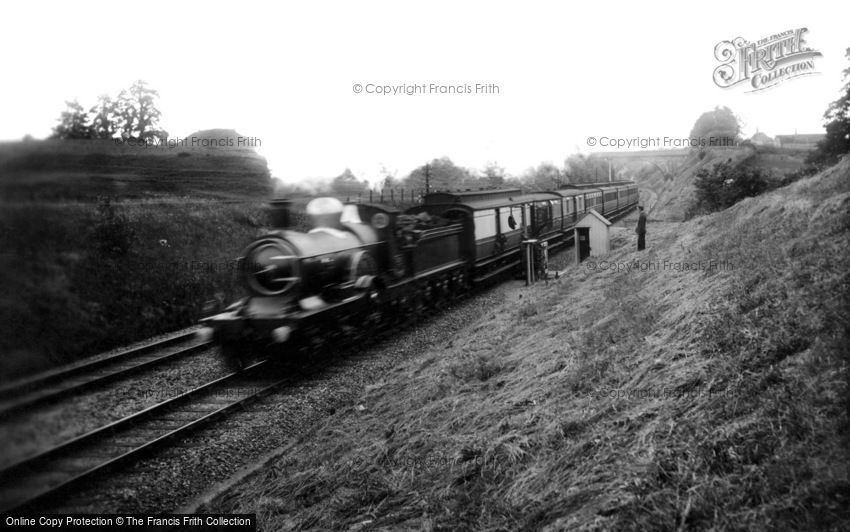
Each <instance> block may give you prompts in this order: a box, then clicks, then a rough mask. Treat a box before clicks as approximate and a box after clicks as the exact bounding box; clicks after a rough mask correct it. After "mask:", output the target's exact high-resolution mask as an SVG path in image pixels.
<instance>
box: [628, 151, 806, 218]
mask: <svg viewBox="0 0 850 532" xmlns="http://www.w3.org/2000/svg"><path fill="white" fill-rule="evenodd" d="M685 153H686V155H685V156H684V157H682V158H681V159H670V160H662V161H658V162H653V161H647V160H642V159H638V160H636V161H631V162H628V163H626V165H625V166H626V168H625V172H626V173H627V175H631V176H634V180H635V181H636V182H637V183H639V184H640V186H641V188H644V189H649V190H652V191H654V192H655V194H656V195H657V201H655V202H654V204H653V207H654V209H653V212H652V213H651V217H652V218H654V219H664V220H670V221H681V220H683V219H685V217H686V212H687V210H688V207H689V205H690V203H691V201H692V198H693V192H694V181H695V179H696V174H697V172H699V171H700V170H701V169H703V168H711V167H713V166H714V165H715V164H717V163H719V162H723V161H726V160H731V161H732V162H733V163H734V164H736V165H739V164H740V165H744V166H749V167H754V168H760V169H762V170H764V171H765V172H767V174H768V175H769V176H771V178H772V179H773V180H774V181H775V182H776V183H779V182H780V181H781V180H782V178H784V177H785V176H786V175H787V174H790V173H793V172H795V171H796V170H799V169H801V168H802V167H803V166H804V164H805V163H804V161H805V158H806V155H807V153H806V152H804V151H800V150H789V149H784V148H776V147H769V146H744V147H740V148H736V149H707V150H705V151H704V152H700V151H698V150H691V151H690V152H685Z"/></svg>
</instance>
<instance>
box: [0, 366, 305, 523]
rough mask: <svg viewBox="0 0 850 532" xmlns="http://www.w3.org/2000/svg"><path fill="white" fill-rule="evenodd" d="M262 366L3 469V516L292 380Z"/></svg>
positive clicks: (112, 467)
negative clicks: (4, 513) (276, 374)
mask: <svg viewBox="0 0 850 532" xmlns="http://www.w3.org/2000/svg"><path fill="white" fill-rule="evenodd" d="M267 366H271V363H270V362H267V361H261V362H257V363H255V364H253V365H251V366H249V367H247V368H245V369H244V370H242V371H239V372H236V373H231V374H229V375H226V376H224V377H221V378H219V379H217V380H215V381H212V382H209V383H207V384H204V385H202V386H199V387H197V388H195V389H193V390H190V391H188V392H185V393H183V394H181V395H179V396H177V397H174V398H171V399H168V400H166V401H163V402H161V403H159V404H156V405H154V406H152V407H150V408H147V409H145V410H142V411H141V412H137V413H135V414H132V415H130V416H127V417H125V418H123V419H120V420H118V421H115V422H113V423H110V424H109V425H106V426H103V427H101V428H98V429H95V430H93V431H91V432H89V433H87V434H83V435H82V436H79V437H77V438H74V439H72V440H69V441H67V442H64V443H61V444H59V445H56V446H55V447H52V448H50V449H47V450H45V451H43V452H41V453H39V454H37V455H34V456H31V457H28V458H25V459H23V460H21V461H19V462H17V463H14V464H12V465H10V466H9V467H7V468H5V469H3V470H0V512H8V511H10V510H19V511H21V510H23V511H26V510H35V509H37V507H38V506H39V505H41V504H42V503H46V502H48V501H49V500H51V499H52V498H54V497H58V496H61V495H62V494H65V493H67V492H68V490H70V489H73V488H77V487H81V486H82V485H84V484H85V483H88V482H91V481H92V480H93V479H95V477H96V476H98V475H102V474H105V473H108V472H110V471H113V470H115V469H117V468H119V467H121V466H124V465H127V464H128V463H131V462H133V461H135V460H138V459H140V458H141V457H143V456H144V455H145V454H146V453H149V452H151V451H153V450H155V449H158V448H160V447H162V446H163V445H165V444H167V443H169V442H172V441H173V440H175V439H176V438H179V437H183V436H186V435H188V434H189V433H190V432H191V431H193V430H196V429H198V428H200V427H202V426H204V425H205V424H207V423H209V422H210V421H213V420H215V419H217V418H219V417H221V416H223V415H225V414H227V413H228V412H230V411H232V410H234V409H236V408H241V407H243V406H244V405H246V404H247V403H249V402H252V401H255V400H257V399H259V398H260V397H263V396H264V395H266V394H267V393H269V392H271V391H273V390H275V389H276V388H278V387H280V386H282V385H284V384H286V383H287V382H289V381H290V380H292V377H291V376H287V377H280V376H279V374H278V376H275V372H269V371H268V367H267Z"/></svg>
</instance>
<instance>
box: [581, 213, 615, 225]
mask: <svg viewBox="0 0 850 532" xmlns="http://www.w3.org/2000/svg"><path fill="white" fill-rule="evenodd" d="M588 216H590V217H591V218H596V219H598V220H599V221H600V222H602V223H603V224H605V225H606V226H610V225H612V224H611V221H610V220H609V219H608V218H606V217H604V216H602V215H601V214H599V213H598V212H596V209H590V210H589V211H587V212H586V213H585V215H584V216H582V217H581V218H579V219H578V221H577V222H576V227H578V226H579V225H580V224H581V223H582V222H583V221H584V219H585V218H587V217H588Z"/></svg>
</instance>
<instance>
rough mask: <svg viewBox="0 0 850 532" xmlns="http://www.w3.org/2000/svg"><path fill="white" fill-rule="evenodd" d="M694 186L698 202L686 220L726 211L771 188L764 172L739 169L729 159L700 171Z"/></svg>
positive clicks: (743, 167) (746, 168)
mask: <svg viewBox="0 0 850 532" xmlns="http://www.w3.org/2000/svg"><path fill="white" fill-rule="evenodd" d="M694 187H695V188H696V199H695V201H694V203H693V204H692V205H691V206H690V208H689V209H688V212H687V213H686V217H687V218H691V217H693V216H695V215H697V214H704V213H708V212H714V211H719V210H722V209H725V208H727V207H730V206H731V205H734V204H735V203H737V202H738V201H740V200H742V199H744V198H749V197H752V196H757V195H759V194H761V193H763V192H765V191H767V190H768V189H770V188H771V185H770V178H769V176H768V174H767V172H765V171H764V170H763V169H761V168H751V167H746V166H740V165H737V166H736V165H734V164H733V163H732V161H731V159H730V160H727V161H725V162H721V163H718V164H716V165H714V167H713V168H711V169H708V168H703V169H701V170H699V171H698V172H697V174H696V181H694Z"/></svg>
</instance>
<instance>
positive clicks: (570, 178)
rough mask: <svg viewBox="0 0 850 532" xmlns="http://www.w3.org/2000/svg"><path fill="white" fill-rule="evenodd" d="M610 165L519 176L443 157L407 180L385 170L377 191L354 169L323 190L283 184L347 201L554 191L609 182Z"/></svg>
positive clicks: (285, 189) (580, 158)
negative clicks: (379, 194) (378, 195)
mask: <svg viewBox="0 0 850 532" xmlns="http://www.w3.org/2000/svg"><path fill="white" fill-rule="evenodd" d="M608 171H609V170H608V163H607V162H606V161H604V160H602V159H598V158H596V157H592V156H590V157H588V156H585V155H571V156H570V157H569V158H568V159H567V160H566V161H564V165H563V166H561V167H559V166H556V165H555V164H552V163H542V164H540V165H538V166H536V167H533V168H529V169H528V170H526V171H525V172H523V173H522V174H521V175H519V176H512V175H510V174H508V173H507V172H506V171H505V169H504V168H503V167H502V166H500V165H499V164H498V163H495V162H489V163H487V164H486V165H485V166H484V167H483V168H482V169H481V170H472V169H469V168H464V167H462V166H458V165H457V164H455V163H454V162H453V161H452V160H451V159H449V158H448V157H440V158H437V159H433V160H431V161H430V162H428V163H426V164H423V165H422V166H419V167H418V168H414V169H413V170H412V171H411V172H410V173H409V174H408V175H407V176H405V177H403V178H398V177H396V176H395V175H394V174H393V173H392V172H390V171H388V170H386V169H384V170H383V172H382V174H383V175H382V177H381V178H380V179H379V181H378V183H377V184H376V186H375V187H374V188H373V187H371V186H370V184H369V182H368V181H367V180H365V179H359V178H358V177H357V176H356V175H354V173H353V172H352V171H351V169H349V168H346V169H345V171H343V172H342V174H340V175H338V176H336V177H334V178H333V179H332V180H330V182H329V183H328V184H327V185H325V186H324V187H320V189H319V190H309V191H308V190H306V189H303V188H300V187H299V186H298V185H289V184H281V185H279V186H278V193H281V194H295V195H297V194H299V193H303V194H305V195H307V194H317V193H318V194H327V193H331V194H335V195H338V196H345V197H357V196H358V195H361V196H367V195H368V194H369V190H370V189H372V190H376V191H380V190H393V189H395V190H408V191H424V190H425V188H426V183H427V186H428V188H430V190H431V191H436V190H457V189H462V190H463V189H473V190H475V189H482V188H502V187H516V188H521V189H523V190H526V191H538V190H552V189H554V188H558V187H560V186H563V185H567V184H571V183H595V182H599V181H607V180H608Z"/></svg>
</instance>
